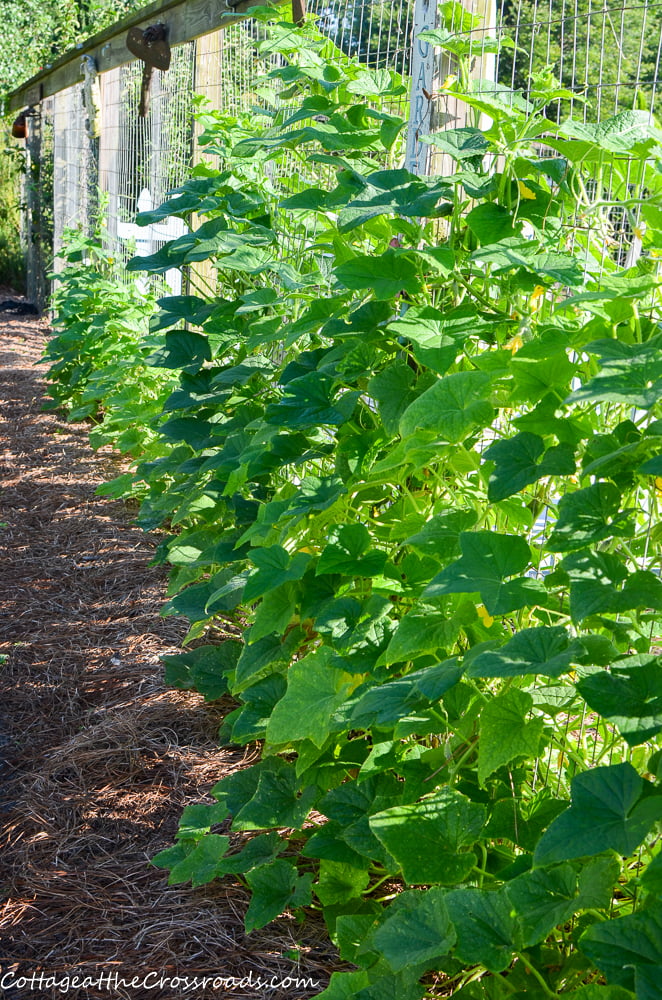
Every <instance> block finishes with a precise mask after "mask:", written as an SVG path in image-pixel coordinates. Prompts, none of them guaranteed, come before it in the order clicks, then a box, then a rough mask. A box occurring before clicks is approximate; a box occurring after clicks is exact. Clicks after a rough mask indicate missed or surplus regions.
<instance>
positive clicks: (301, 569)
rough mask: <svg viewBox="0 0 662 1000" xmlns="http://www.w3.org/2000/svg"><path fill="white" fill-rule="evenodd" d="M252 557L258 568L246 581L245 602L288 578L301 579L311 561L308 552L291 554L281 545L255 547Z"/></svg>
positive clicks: (255, 598) (252, 599) (260, 595)
mask: <svg viewBox="0 0 662 1000" xmlns="http://www.w3.org/2000/svg"><path fill="white" fill-rule="evenodd" d="M250 559H251V562H252V563H253V564H254V565H255V566H256V570H255V572H254V573H252V574H251V575H250V576H249V577H248V580H247V581H246V586H245V588H244V594H243V600H244V601H245V602H251V601H256V600H257V599H258V597H262V596H263V595H264V594H266V592H267V591H268V590H273V589H275V588H276V587H277V586H279V584H281V583H286V582H287V581H288V580H300V579H301V578H302V577H303V575H304V573H305V572H306V568H307V566H308V563H309V562H310V556H309V555H308V554H307V553H305V552H297V553H296V554H295V555H294V556H291V555H290V553H289V552H287V551H286V549H284V548H283V547H282V546H281V545H270V546H267V547H263V548H257V549H253V550H252V551H251V554H250ZM274 631H276V629H274Z"/></svg>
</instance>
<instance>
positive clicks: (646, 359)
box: [567, 336, 662, 410]
mask: <svg viewBox="0 0 662 1000" xmlns="http://www.w3.org/2000/svg"><path fill="white" fill-rule="evenodd" d="M661 346H662V336H657V337H653V338H652V339H651V340H649V341H647V342H646V343H645V344H626V343H624V342H623V341H621V340H597V341H595V342H593V343H591V344H588V345H587V346H586V347H585V348H584V350H585V351H591V352H593V353H594V354H597V355H598V356H599V357H600V369H601V370H600V374H599V375H596V376H595V378H593V379H591V380H590V381H589V382H587V383H585V384H584V385H583V386H581V388H579V389H576V390H575V391H574V392H573V393H572V395H570V396H569V397H568V400H567V401H568V402H571V403H574V402H579V403H587V402H597V401H598V400H605V401H610V402H616V403H627V404H628V405H629V406H638V407H640V408H641V409H644V410H648V409H650V408H651V406H653V405H654V404H655V403H656V402H657V401H658V399H660V397H661V396H662V358H661V357H660V347H661Z"/></svg>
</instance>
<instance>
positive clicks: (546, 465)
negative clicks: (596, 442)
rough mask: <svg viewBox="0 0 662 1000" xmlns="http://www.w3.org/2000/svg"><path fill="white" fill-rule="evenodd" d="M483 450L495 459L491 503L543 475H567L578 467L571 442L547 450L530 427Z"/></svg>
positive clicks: (489, 490) (491, 476) (490, 458)
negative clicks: (530, 430)
mask: <svg viewBox="0 0 662 1000" xmlns="http://www.w3.org/2000/svg"><path fill="white" fill-rule="evenodd" d="M543 453H544V454H543ZM484 454H485V458H486V459H489V460H490V461H491V462H494V463H495V468H494V471H493V472H492V473H491V475H490V481H489V485H488V490H487V497H488V500H490V501H491V502H492V503H496V502H497V501H498V500H505V499H506V497H510V496H513V494H515V493H519V491H520V490H523V489H524V487H525V486H529V485H530V484H531V483H536V482H537V481H538V480H539V479H541V478H542V477H543V476H568V475H572V473H574V471H575V458H574V452H573V449H572V448H571V447H570V445H567V444H560V445H558V446H557V447H555V448H549V449H548V450H547V451H545V445H544V442H543V439H542V438H541V437H539V436H538V435H537V434H530V433H529V432H528V431H521V432H520V433H519V434H516V435H515V437H513V438H509V439H507V440H505V441H497V442H496V443H495V444H493V445H490V447H489V448H488V449H487V451H485V453H484Z"/></svg>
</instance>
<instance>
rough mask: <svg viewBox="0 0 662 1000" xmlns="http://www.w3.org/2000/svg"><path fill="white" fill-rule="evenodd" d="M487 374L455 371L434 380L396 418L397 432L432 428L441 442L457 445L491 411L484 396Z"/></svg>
mask: <svg viewBox="0 0 662 1000" xmlns="http://www.w3.org/2000/svg"><path fill="white" fill-rule="evenodd" d="M489 386H490V376H489V375H486V374H485V373H484V372H475V371H472V372H455V373H454V374H453V375H447V376H446V377H445V378H443V379H441V380H440V381H439V382H435V383H434V385H432V386H430V388H429V389H427V390H426V391H425V392H424V393H423V394H422V395H420V396H419V397H418V399H415V400H414V402H413V403H410V404H409V406H408V407H407V409H406V410H405V412H404V413H403V415H402V417H401V419H400V434H401V435H402V436H403V437H407V436H408V435H410V434H415V433H416V431H419V430H430V431H434V432H435V433H436V434H438V435H439V436H440V439H441V440H442V441H447V442H450V443H451V444H458V443H459V442H460V441H462V440H464V438H465V437H467V435H468V434H469V433H470V432H471V431H472V430H475V429H476V428H478V427H485V426H486V425H487V424H488V423H489V422H490V421H491V420H492V417H493V414H494V411H493V409H492V406H491V404H490V402H489V401H488V399H487V396H488V394H489V392H488V390H489Z"/></svg>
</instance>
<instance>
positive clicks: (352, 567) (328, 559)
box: [317, 524, 386, 576]
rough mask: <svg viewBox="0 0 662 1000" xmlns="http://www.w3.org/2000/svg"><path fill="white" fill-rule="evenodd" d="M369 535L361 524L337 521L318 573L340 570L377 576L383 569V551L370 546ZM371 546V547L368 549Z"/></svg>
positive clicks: (349, 573) (343, 572) (346, 572)
mask: <svg viewBox="0 0 662 1000" xmlns="http://www.w3.org/2000/svg"><path fill="white" fill-rule="evenodd" d="M371 545H372V539H371V537H370V532H369V531H368V529H367V528H366V526H365V525H364V524H341V525H337V526H336V527H335V528H333V530H332V531H331V533H330V539H329V542H328V544H327V545H326V546H325V547H324V549H323V550H322V554H321V556H320V559H319V562H318V564H317V574H318V575H321V574H324V573H342V574H343V575H344V576H377V575H378V574H379V573H381V572H382V570H383V569H384V565H385V563H386V553H385V552H382V551H381V550H379V549H374V548H372V549H371ZM369 550H370V551H369Z"/></svg>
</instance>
